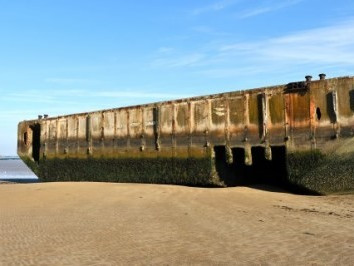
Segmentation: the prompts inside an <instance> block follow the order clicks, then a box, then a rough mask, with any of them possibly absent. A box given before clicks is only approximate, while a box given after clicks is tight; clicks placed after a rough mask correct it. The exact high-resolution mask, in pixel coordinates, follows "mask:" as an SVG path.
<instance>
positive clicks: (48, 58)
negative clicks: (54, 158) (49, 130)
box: [0, 0, 354, 155]
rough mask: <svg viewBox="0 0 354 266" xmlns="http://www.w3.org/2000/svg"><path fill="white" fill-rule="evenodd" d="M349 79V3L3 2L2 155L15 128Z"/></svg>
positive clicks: (352, 10)
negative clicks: (43, 118)
mask: <svg viewBox="0 0 354 266" xmlns="http://www.w3.org/2000/svg"><path fill="white" fill-rule="evenodd" d="M322 72H324V73H327V76H328V77H334V76H345V75H354V1H352V0H337V1H329V0H282V1H280V0H278V1H275V0H264V1H262V0H258V1H256V0H220V1H218V0H209V1H207V0H204V1H201V0H195V1H190V0H189V1H185V0H179V1H166V0H165V1H162V0H149V1H143V0H140V1H134V0H131V1H120V0H116V1H113V0H84V1H81V0H51V1H48V0H42V1H39V0H31V1H30V0H28V1H18V0H11V1H8V0H0V124H1V127H0V154H1V155H14V154H16V131H17V123H18V122H19V121H21V120H25V119H32V118H36V117H37V115H38V114H49V115H50V116H56V115H61V114H69V113H75V112H85V111H93V110H99V109H103V108H113V107H120V106H127V105H132V104H140V103H148V102H155V101H160V100H167V99H175V98H182V97H188V96H194V95H203V94H210V93H217V92H223V91H231V90H240V89H246V88H254V87H261V86H267V85H275V84H282V83H287V82H291V81H296V80H302V79H303V77H304V76H305V75H306V74H312V75H313V76H316V77H317V75H318V74H319V73H322Z"/></svg>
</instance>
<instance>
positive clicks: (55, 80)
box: [44, 78, 92, 84]
mask: <svg viewBox="0 0 354 266" xmlns="http://www.w3.org/2000/svg"><path fill="white" fill-rule="evenodd" d="M44 81H45V82H50V83H61V84H63V83H65V84H67V83H86V82H92V80H89V79H82V78H46V79H45V80H44Z"/></svg>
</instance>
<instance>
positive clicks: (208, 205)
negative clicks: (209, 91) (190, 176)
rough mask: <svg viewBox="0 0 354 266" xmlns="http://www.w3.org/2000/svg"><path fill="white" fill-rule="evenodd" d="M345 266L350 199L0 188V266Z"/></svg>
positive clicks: (171, 189) (350, 253) (51, 186)
mask: <svg viewBox="0 0 354 266" xmlns="http://www.w3.org/2000/svg"><path fill="white" fill-rule="evenodd" d="M353 261H354V195H332V196H326V197H315V196H300V195H292V194H288V193H282V192H271V191H267V190H260V189H252V188H245V187H237V188H222V189H214V188H213V189H210V188H209V189H207V188H192V187H181V186H163V185H143V184H110V183H44V184H40V183H37V184H1V185H0V265H28V264H34V265H88V264H90V265H92V264H93V265H116V264H133V265H140V264H144V265H146V264H172V265H181V264H183V265H185V264H226V265H235V264H247V265H249V264H257V265H259V264H282V265H293V264H307V265H323V264H327V265H328V264H342V265H349V264H352V263H353Z"/></svg>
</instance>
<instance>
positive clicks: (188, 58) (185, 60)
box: [151, 53, 205, 68]
mask: <svg viewBox="0 0 354 266" xmlns="http://www.w3.org/2000/svg"><path fill="white" fill-rule="evenodd" d="M204 58H205V55H204V54H202V53H191V54H186V55H173V56H167V57H165V56H161V57H157V58H155V59H154V60H153V61H152V63H151V66H152V67H163V68H176V67H188V66H194V65H197V64H199V63H200V62H201V61H203V59H204Z"/></svg>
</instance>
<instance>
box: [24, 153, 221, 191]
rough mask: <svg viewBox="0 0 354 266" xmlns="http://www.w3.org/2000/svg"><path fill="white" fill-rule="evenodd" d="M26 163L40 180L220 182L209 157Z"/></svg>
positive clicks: (48, 160) (91, 159)
mask: <svg viewBox="0 0 354 266" xmlns="http://www.w3.org/2000/svg"><path fill="white" fill-rule="evenodd" d="M26 163H27V165H28V166H29V167H30V168H31V169H32V170H33V171H34V172H35V173H36V174H37V176H38V177H39V179H40V180H41V181H42V182H48V181H95V182H130V183H155V184H181V185H193V186H221V185H222V184H221V182H220V181H219V179H218V178H217V177H216V176H217V175H216V174H215V172H214V171H213V167H212V159H211V158H188V159H179V158H139V159H138V158H109V159H108V158H101V159H99V158H87V159H73V158H67V159H56V158H53V159H46V160H41V161H40V162H39V163H38V164H37V163H34V162H33V161H30V160H26Z"/></svg>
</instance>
